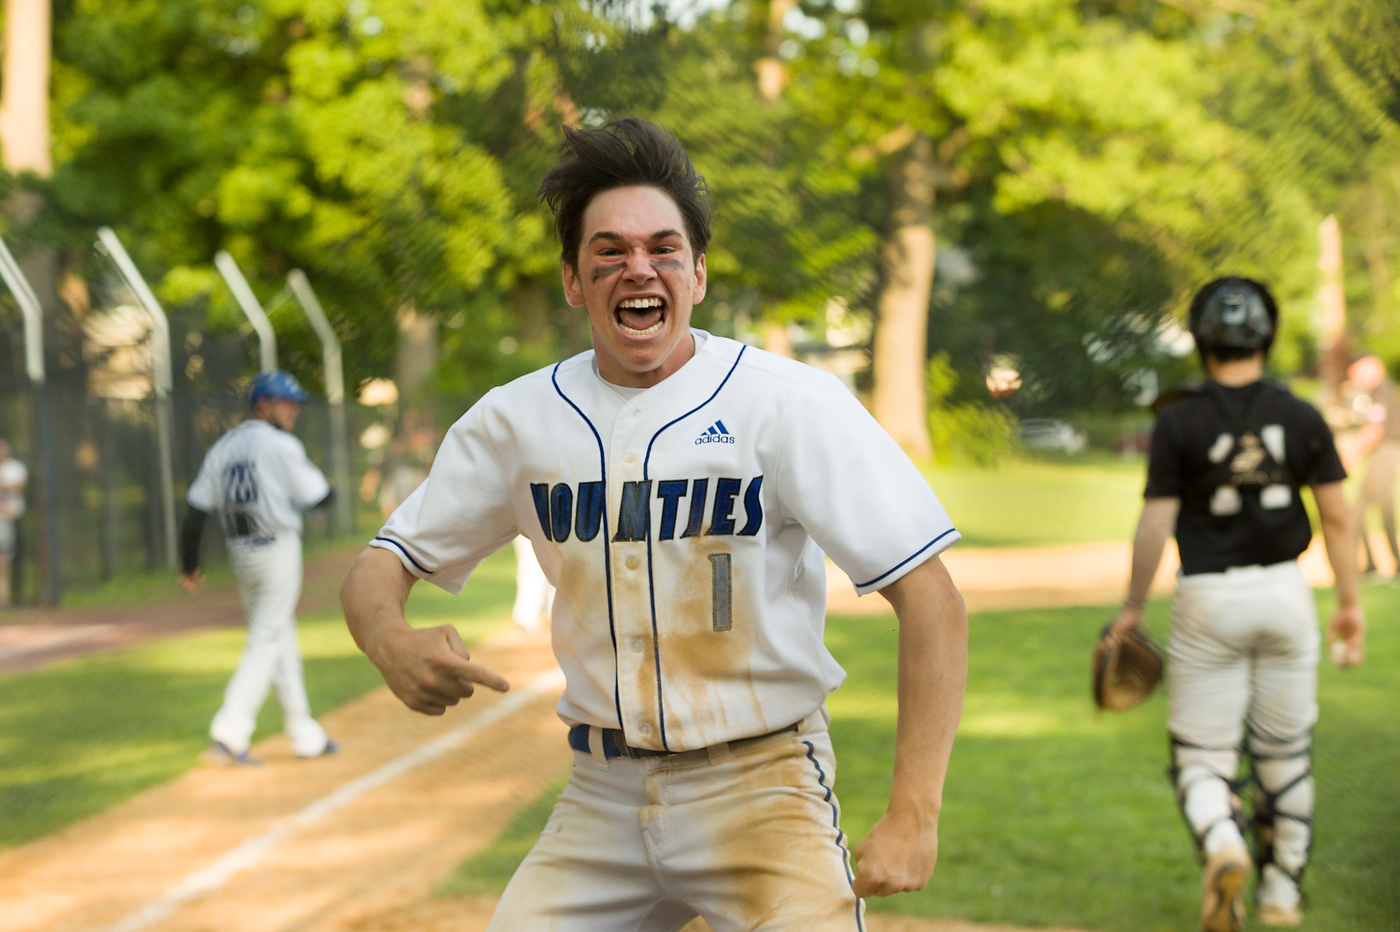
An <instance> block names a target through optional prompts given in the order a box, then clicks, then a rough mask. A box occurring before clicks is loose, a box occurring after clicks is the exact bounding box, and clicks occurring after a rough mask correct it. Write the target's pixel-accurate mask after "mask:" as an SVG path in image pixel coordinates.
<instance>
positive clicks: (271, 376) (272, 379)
mask: <svg viewBox="0 0 1400 932" xmlns="http://www.w3.org/2000/svg"><path fill="white" fill-rule="evenodd" d="M310 397H311V396H310V395H308V394H307V393H306V389H304V388H302V387H301V383H300V382H298V381H297V380H296V376H294V375H292V374H291V373H290V372H287V371H286V370H285V369H273V370H272V371H271V372H259V373H258V374H257V375H255V376H253V381H252V383H251V384H250V385H249V386H248V404H250V405H255V404H257V403H258V402H259V401H262V400H263V399H264V398H272V399H275V400H277V401H305V400H306V399H308V398H310Z"/></svg>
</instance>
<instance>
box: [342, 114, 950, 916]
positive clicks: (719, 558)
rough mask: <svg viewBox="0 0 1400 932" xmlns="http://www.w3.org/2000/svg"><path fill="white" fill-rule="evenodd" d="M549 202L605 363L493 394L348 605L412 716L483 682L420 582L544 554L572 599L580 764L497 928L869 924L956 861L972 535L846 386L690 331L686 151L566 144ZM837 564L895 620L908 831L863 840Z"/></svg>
mask: <svg viewBox="0 0 1400 932" xmlns="http://www.w3.org/2000/svg"><path fill="white" fill-rule="evenodd" d="M541 194H542V196H543V197H544V198H545V200H546V201H547V202H548V203H549V204H550V206H551V207H552V208H553V209H554V211H555V218H556V230H557V232H558V234H559V239H560V242H561V244H562V246H563V257H562V263H561V264H562V274H563V279H564V288H565V293H566V295H567V297H568V300H569V303H570V304H571V305H573V306H575V307H582V308H584V309H585V311H586V313H587V315H588V321H589V326H590V330H591V333H592V339H593V349H592V350H591V351H590V352H586V353H583V354H581V355H579V356H576V357H574V358H572V359H569V360H566V361H565V362H562V363H560V364H558V365H555V366H552V367H550V368H548V369H544V370H541V371H539V372H535V373H534V374H532V375H527V376H525V377H523V378H521V379H518V380H516V381H514V382H512V383H510V384H508V385H506V386H503V387H501V388H497V389H495V390H493V391H491V392H490V393H488V394H487V395H486V396H485V397H484V398H483V399H482V400H481V401H480V402H478V403H477V404H476V405H475V406H474V407H472V409H471V410H470V411H468V412H467V413H466V415H465V416H463V418H462V419H461V420H460V421H458V422H457V424H456V425H455V426H454V427H453V428H452V429H451V431H450V432H449V433H448V435H447V437H446V439H445V440H444V441H443V444H442V446H441V448H440V449H439V451H438V457H437V460H436V461H435V462H434V464H433V469H432V472H431V473H430V474H429V477H428V480H427V481H426V482H425V483H424V484H423V486H422V487H421V488H419V489H418V490H417V491H416V492H414V494H413V495H412V496H410V497H409V499H408V500H407V501H405V502H404V503H403V505H401V506H400V507H399V509H398V510H397V511H395V512H394V514H393V516H392V517H390V519H389V521H388V523H387V524H385V526H384V528H383V529H382V530H381V531H380V533H379V536H378V537H376V538H375V540H374V541H373V543H372V545H371V547H370V548H368V549H367V550H366V551H365V552H364V553H363V554H362V555H361V557H360V558H359V560H358V562H357V564H356V565H355V567H354V568H353V569H352V571H351V573H350V575H349V577H348V578H347V580H346V582H345V586H344V588H343V589H342V602H343V604H344V605H345V607H346V616H347V619H348V622H349V625H350V628H351V630H352V632H353V633H354V636H355V638H356V641H357V643H359V645H360V646H361V648H362V649H363V650H364V651H365V653H366V654H367V655H368V656H369V657H370V659H371V660H373V661H374V663H375V664H376V665H377V666H378V667H379V669H380V670H381V671H382V672H383V674H384V678H385V680H386V681H387V682H388V684H389V686H390V688H391V689H392V690H393V691H394V692H395V694H396V695H398V696H399V697H400V698H401V699H402V700H403V701H404V702H405V703H406V704H407V705H408V706H409V707H410V708H413V709H416V710H418V711H420V712H426V713H429V714H439V713H441V712H442V711H443V710H444V707H445V706H448V705H454V704H456V703H457V701H458V700H459V699H461V698H462V697H465V696H469V695H471V694H472V692H473V690H474V689H475V687H476V686H478V685H484V686H486V687H488V688H491V689H496V690H505V689H507V688H508V684H507V683H506V682H505V681H504V680H502V679H501V678H500V677H499V676H497V675H496V674H494V673H492V672H491V671H489V670H486V669H483V668H482V667H480V666H478V665H476V664H473V663H472V662H471V661H470V659H469V655H468V654H467V652H466V651H465V650H464V649H463V648H462V645H461V642H460V641H459V640H458V639H457V636H456V633H455V631H454V630H453V629H452V628H450V627H441V628H431V629H417V630H415V629H414V628H412V627H410V626H409V625H408V624H406V623H405V621H404V615H403V606H404V601H405V599H406V598H407V594H408V591H409V589H410V587H411V586H412V585H413V584H414V583H415V582H417V581H418V580H419V579H427V580H430V581H431V582H433V583H434V584H436V585H438V586H441V587H442V588H444V589H447V590H448V591H450V592H456V591H458V590H460V589H461V587H462V584H463V582H464V581H465V580H466V578H467V576H468V575H469V574H470V572H471V571H472V569H473V567H475V566H476V565H477V564H478V563H479V562H480V561H481V560H482V558H483V557H485V556H486V555H487V554H489V553H491V552H492V551H493V550H495V549H496V548H498V547H501V546H503V545H505V544H507V543H509V542H510V541H511V539H512V538H514V537H515V535H516V534H517V533H520V534H524V535H525V536H526V537H528V538H529V539H530V541H531V543H532V544H533V547H534V550H535V552H536V553H537V554H538V555H539V559H540V563H541V565H542V566H543V568H544V571H545V574H546V576H547V577H548V578H549V580H550V581H551V582H552V583H554V584H555V585H556V586H557V588H558V594H557V596H556V598H555V600H554V609H553V617H552V636H553V645H554V652H555V655H556V656H557V657H558V659H559V663H560V665H561V667H562V668H563V670H564V673H565V675H566V678H567V686H566V689H565V692H564V696H563V698H562V700H561V701H560V703H559V707H558V711H559V715H560V717H561V718H562V719H563V720H564V722H565V723H566V724H567V725H568V726H569V744H570V746H571V747H572V748H573V749H574V752H575V753H574V767H573V771H572V773H571V776H570V778H569V782H568V786H567V788H566V789H565V790H564V792H563V794H562V795H561V796H560V798H559V801H558V804H557V805H556V807H555V809H554V814H553V815H552V817H551V818H550V821H549V824H548V826H547V827H546V828H545V830H544V833H543V834H542V835H541V837H540V839H539V842H538V843H537V844H536V846H535V848H534V849H533V850H532V851H531V853H530V854H529V856H528V857H526V859H525V861H524V862H523V863H522V864H521V866H520V869H519V870H518V871H517V873H516V875H515V877H514V878H513V879H512V880H511V882H510V885H509V886H508V888H507V889H506V891H505V894H504V896H503V897H502V898H501V901H500V904H499V906H498V907H497V910H496V913H495V915H494V917H493V918H492V921H491V924H490V926H489V928H490V929H491V930H533V929H554V930H559V932H592V930H597V932H615V930H618V929H636V930H672V929H679V928H680V927H681V926H683V925H684V924H685V923H686V922H687V921H689V920H690V919H691V918H693V917H694V916H696V915H697V914H698V915H702V916H704V918H705V920H706V921H707V922H708V923H709V924H710V927H711V928H713V929H714V930H715V932H735V930H740V929H742V930H760V929H761V930H769V932H774V930H795V929H804V930H833V932H834V930H842V932H856V930H860V929H863V927H864V919H863V904H862V901H861V900H860V899H859V897H862V896H868V895H877V896H883V895H887V894H891V893H895V892H899V891H906V890H917V889H919V888H921V887H923V886H924V884H925V883H927V881H928V879H929V877H930V875H931V873H932V871H933V867H934V861H935V859H936V857H937V844H938V841H937V824H938V812H939V807H940V801H941V795H942V786H943V779H944V774H945V771H946V769H947V763H948V756H949V753H950V751H951V747H952V741H953V734H954V731H955V729H956V726H957V721H958V718H959V716H960V714H961V707H962V696H963V690H964V685H965V681H966V669H967V666H966V665H967V653H966V650H967V645H966V638H967V618H966V614H965V612H964V610H963V605H962V599H961V597H960V596H959V594H958V592H957V589H956V588H955V587H954V586H953V583H952V581H951V580H950V579H949V577H948V573H947V571H946V570H945V569H944V567H943V564H942V562H941V561H940V560H939V558H938V556H937V554H939V553H940V552H941V551H942V550H943V549H945V548H946V547H948V546H949V545H950V544H952V543H953V542H954V541H956V540H957V539H958V532H957V531H955V530H954V529H953V527H952V525H951V524H950V523H949V520H948V515H947V513H946V512H945V511H944V509H943V506H942V505H940V504H939V501H938V499H937V498H936V497H935V496H934V494H933V493H932V492H931V491H930V490H929V487H928V484H927V483H926V482H925V481H924V479H923V477H922V476H921V475H920V474H919V472H918V470H917V469H915V468H914V466H913V464H912V463H911V462H910V461H909V459H908V457H906V456H905V455H904V453H903V452H902V451H901V450H900V449H899V448H898V446H896V445H895V444H894V442H893V441H892V440H891V439H890V437H889V435H888V434H886V433H885V432H884V431H883V430H882V429H881V428H880V427H879V426H878V425H877V424H876V423H875V422H874V420H873V419H872V418H871V417H870V416H869V415H868V414H867V413H866V412H865V410H864V409H863V408H862V407H861V406H860V404H859V402H857V401H856V399H855V398H854V397H853V396H852V395H851V394H850V392H848V391H847V390H846V389H845V388H844V387H843V386H842V385H841V383H840V382H839V381H837V380H836V379H835V378H834V377H833V376H830V375H827V374H825V373H822V372H819V371H817V370H815V369H811V368H808V367H805V366H803V365H801V364H800V363H797V362H794V361H792V360H788V359H784V358H781V357H778V356H774V355H770V354H767V353H764V352H762V351H760V350H757V349H755V348H754V347H749V346H745V345H743V344H740V343H736V342H734V341H732V340H726V339H722V338H720V337H716V336H711V335H709V334H706V333H704V332H702V331H699V330H692V329H691V328H690V326H689V324H690V316H691V308H692V306H693V304H694V303H695V302H697V301H699V300H701V299H702V298H703V297H704V294H705V285H706V266H705V247H706V244H707V242H708V240H709V232H710V228H709V217H710V213H709V204H708V197H707V194H706V189H705V186H704V181H703V179H701V178H700V177H699V176H697V175H696V173H695V168H694V166H693V165H692V164H691V161H690V159H689V157H688V156H687V155H686V154H685V152H684V150H682V149H681V147H680V144H679V143H678V142H677V141H676V139H675V137H673V136H672V135H670V133H668V132H666V131H664V130H662V129H660V128H658V127H656V126H654V125H653V124H650V123H647V122H645V121H642V120H638V119H626V120H619V121H615V122H613V123H610V124H608V125H606V126H604V127H602V128H597V129H588V130H568V129H566V130H565V143H564V153H563V157H562V159H561V161H560V162H559V163H558V164H557V165H556V166H555V167H554V168H553V169H552V170H551V171H550V172H549V174H548V175H547V176H546V178H545V180H544V182H543V184H542V186H541ZM823 550H824V551H825V552H826V553H828V554H830V555H831V557H832V559H834V560H835V562H836V563H837V564H838V565H839V566H841V567H842V568H843V569H844V570H845V571H846V572H847V573H849V574H850V576H851V578H852V579H853V580H854V581H855V583H856V587H857V590H858V591H859V592H861V593H867V592H874V591H879V592H881V593H883V594H884V595H885V596H886V597H887V598H888V599H889V600H890V602H891V603H892V604H893V606H894V609H895V612H896V614H897V615H898V617H899V621H900V648H899V703H900V705H899V722H898V737H897V739H896V750H895V765H894V781H893V787H892V790H891V794H890V803H889V808H888V810H887V811H886V813H885V815H884V817H883V818H882V819H881V820H880V821H879V823H878V824H877V825H876V826H875V827H874V828H873V829H872V830H871V832H870V834H869V835H868V836H867V837H866V838H865V839H864V841H862V843H861V844H860V845H858V846H857V847H856V849H855V851H854V856H855V860H856V861H857V862H858V868H859V869H858V871H857V872H856V873H855V874H854V876H853V875H852V873H851V871H852V867H851V864H850V855H849V853H848V852H849V846H848V843H847V839H846V836H845V835H844V834H843V833H842V832H841V829H840V825H839V808H838V804H837V799H836V796H835V794H834V792H833V778H834V777H835V772H836V761H835V758H834V756H833V753H832V748H831V742H830V739H829V737H828V735H827V723H828V717H827V714H826V712H825V708H824V704H823V703H824V699H825V697H826V695H827V693H829V692H830V691H831V690H833V689H835V688H836V687H837V686H838V685H840V683H841V681H842V679H843V678H844V673H843V671H842V670H841V668H840V667H839V666H838V665H837V664H836V663H835V661H834V660H833V659H832V657H831V655H830V653H828V652H827V650H826V648H825V647H824V646H823V644H822V629H823V622H824V614H825V602H826V592H825V574H824V572H823V565H824V562H823V553H822V552H823Z"/></svg>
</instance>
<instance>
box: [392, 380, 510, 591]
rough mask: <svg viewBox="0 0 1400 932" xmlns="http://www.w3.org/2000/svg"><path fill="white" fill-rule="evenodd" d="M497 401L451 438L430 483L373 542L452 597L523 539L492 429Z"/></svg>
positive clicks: (485, 404)
mask: <svg viewBox="0 0 1400 932" xmlns="http://www.w3.org/2000/svg"><path fill="white" fill-rule="evenodd" d="M492 394H493V393H488V394H487V396H486V397H485V398H483V399H482V400H481V401H479V402H477V403H476V405H474V406H473V407H472V409H471V410H470V411H468V412H467V413H466V414H464V415H463V416H462V418H461V420H459V421H458V422H457V423H456V424H454V425H453V426H452V429H451V430H449V431H448V432H447V436H446V437H445V438H443V441H442V445H441V446H440V447H438V451H437V456H436V457H435V458H434V459H433V466H432V470H431V471H430V472H429V473H428V478H427V480H426V481H424V482H423V484H422V485H420V486H419V487H418V488H417V489H416V490H414V492H413V494H411V495H409V496H408V498H406V499H404V501H403V503H402V504H400V505H399V507H398V508H396V509H395V510H394V513H393V514H392V515H390V516H389V520H388V521H387V522H385V524H384V526H383V527H382V528H380V530H379V534H378V535H377V536H376V537H375V538H374V540H372V541H371V542H370V546H372V547H380V548H383V549H384V550H388V551H390V552H391V553H393V554H395V555H396V556H397V557H398V558H399V561H400V562H401V563H403V565H404V569H406V570H408V571H409V572H410V573H412V574H413V575H415V576H417V577H419V578H420V579H426V580H428V581H429V582H431V583H433V584H434V585H436V586H439V587H440V588H442V589H445V590H447V591H448V592H451V593H454V594H455V593H458V592H461V591H462V586H463V585H465V584H466V581H467V577H468V576H470V575H471V572H472V570H474V569H476V566H477V564H479V563H480V562H481V561H482V560H483V559H485V558H486V557H487V556H489V555H490V554H492V553H494V552H495V551H496V550H498V549H500V548H501V547H503V546H505V545H506V544H507V543H509V542H510V541H511V540H513V539H514V538H515V536H516V535H517V534H518V533H519V530H518V528H517V522H516V519H515V510H514V508H513V507H512V505H511V500H510V490H511V482H510V478H509V477H508V476H507V475H506V470H505V468H504V467H503V464H502V463H501V460H500V457H499V456H498V455H497V453H496V448H495V445H494V444H493V443H492V441H491V437H490V436H489V434H488V431H487V426H486V421H487V419H488V414H489V407H490V404H491V402H492V400H493V399H492Z"/></svg>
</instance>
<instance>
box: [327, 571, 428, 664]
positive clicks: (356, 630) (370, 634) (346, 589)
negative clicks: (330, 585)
mask: <svg viewBox="0 0 1400 932" xmlns="http://www.w3.org/2000/svg"><path fill="white" fill-rule="evenodd" d="M415 582H417V579H416V578H415V577H414V576H413V575H412V574H410V573H409V572H408V571H407V570H405V569H404V568H403V564H401V563H400V562H399V560H398V558H397V557H395V556H394V555H393V554H391V553H389V552H388V551H386V550H381V549H379V548H378V547H366V548H365V549H364V550H363V551H362V552H361V553H360V555H359V556H358V557H357V558H356V559H355V564H354V565H353V566H352V567H351V568H350V572H349V573H348V574H347V575H346V577H345V582H344V583H342V584H341V587H340V604H341V607H342V608H343V609H344V610H345V624H346V626H347V627H348V628H349V629H350V636H351V637H353V638H354V639H355V643H356V645H358V646H359V648H360V650H362V651H364V653H365V654H366V655H367V656H369V657H370V658H371V659H373V658H374V652H373V650H374V645H375V643H376V642H377V641H378V639H379V636H380V635H381V634H382V633H383V632H384V631H385V630H386V629H389V628H395V627H400V626H402V627H407V626H408V623H407V622H406V621H405V620H404V604H405V603H406V602H407V601H408V593H409V590H410V589H412V588H413V584H414V583H415Z"/></svg>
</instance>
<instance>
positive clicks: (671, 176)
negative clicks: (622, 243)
mask: <svg viewBox="0 0 1400 932" xmlns="http://www.w3.org/2000/svg"><path fill="white" fill-rule="evenodd" d="M560 151H561V156H560V159H559V162H558V163H557V164H556V165H555V166H554V167H553V168H551V169H550V170H549V173H548V174H547V175H545V176H544V180H543V181H541V182H540V190H539V196H540V200H542V201H544V202H545V203H546V204H548V205H549V208H550V210H552V211H554V232H555V233H556V234H558V236H559V245H560V248H561V254H562V256H563V258H564V261H565V262H567V263H569V264H570V265H572V266H573V267H574V268H578V251H579V247H580V246H582V243H581V242H580V240H581V239H582V238H583V212H584V211H585V210H587V209H588V205H589V204H590V203H592V201H593V198H595V197H597V196H598V195H599V194H601V193H603V192H604V191H610V190H612V189H613V188H627V187H632V186H634V185H636V186H643V187H650V188H657V189H659V190H661V191H663V192H665V194H666V195H667V196H669V197H670V198H671V200H672V201H674V202H675V204H676V207H677V208H678V209H679V210H680V212H681V219H682V220H683V221H684V222H685V234H686V237H687V238H688V239H689V240H690V246H691V249H692V250H693V251H694V253H695V255H696V256H699V255H700V254H701V253H703V252H704V251H705V248H706V247H707V246H708V245H709V243H710V189H709V187H708V186H707V185H706V184H705V179H704V177H703V176H701V175H699V174H697V173H696V171H695V164H694V163H693V162H691V161H690V156H688V155H686V154H685V150H684V149H683V148H681V144H680V140H678V139H676V137H675V135H673V134H672V133H671V132H670V131H668V130H665V129H662V128H661V127H660V126H657V125H656V124H655V123H651V122H649V121H647V120H643V119H641V118H639V117H624V118H622V119H618V120H611V121H609V122H608V123H606V124H604V125H603V126H600V127H597V128H596V129H573V128H571V127H567V126H566V127H564V142H563V144H562V145H561V146H560Z"/></svg>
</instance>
